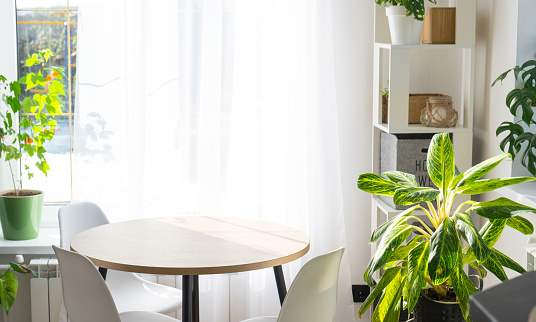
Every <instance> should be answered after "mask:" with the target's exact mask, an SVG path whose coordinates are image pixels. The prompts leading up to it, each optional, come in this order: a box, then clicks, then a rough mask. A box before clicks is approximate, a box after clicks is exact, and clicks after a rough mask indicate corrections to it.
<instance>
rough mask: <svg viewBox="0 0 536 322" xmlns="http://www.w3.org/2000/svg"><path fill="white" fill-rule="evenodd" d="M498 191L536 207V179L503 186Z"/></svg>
mask: <svg viewBox="0 0 536 322" xmlns="http://www.w3.org/2000/svg"><path fill="white" fill-rule="evenodd" d="M497 192H498V193H499V194H501V195H502V196H504V197H506V198H508V199H511V200H513V201H515V202H518V203H521V204H524V205H526V206H529V207H532V208H536V181H531V182H525V183H521V184H518V185H515V186H510V187H506V188H501V189H498V190H497Z"/></svg>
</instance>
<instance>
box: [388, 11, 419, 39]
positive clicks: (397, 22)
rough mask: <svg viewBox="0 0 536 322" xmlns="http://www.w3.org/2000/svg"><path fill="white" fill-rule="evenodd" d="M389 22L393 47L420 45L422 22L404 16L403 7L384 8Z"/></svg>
mask: <svg viewBox="0 0 536 322" xmlns="http://www.w3.org/2000/svg"><path fill="white" fill-rule="evenodd" d="M385 13H386V15H387V19H388V20H389V31H390V32H391V43H392V44H393V45H419V44H420V43H421V36H422V27H423V24H424V22H423V21H419V20H416V19H414V18H413V16H410V17H407V16H406V8H404V7H403V6H391V7H387V8H385Z"/></svg>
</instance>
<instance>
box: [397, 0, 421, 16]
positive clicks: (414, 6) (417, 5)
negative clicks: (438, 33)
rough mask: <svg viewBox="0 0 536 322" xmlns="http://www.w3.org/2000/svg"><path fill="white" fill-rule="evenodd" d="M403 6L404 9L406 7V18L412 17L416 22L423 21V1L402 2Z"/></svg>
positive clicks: (407, 0)
mask: <svg viewBox="0 0 536 322" xmlns="http://www.w3.org/2000/svg"><path fill="white" fill-rule="evenodd" d="M402 3H403V4H404V7H406V11H407V13H408V16H413V18H414V19H416V20H420V21H422V20H424V13H425V11H424V10H425V9H424V1H422V0H403V2H402Z"/></svg>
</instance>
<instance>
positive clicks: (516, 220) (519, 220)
mask: <svg viewBox="0 0 536 322" xmlns="http://www.w3.org/2000/svg"><path fill="white" fill-rule="evenodd" d="M506 225H508V226H510V227H512V228H514V229H515V230H518V231H519V232H521V233H522V234H523V235H532V234H533V233H534V226H533V225H532V223H531V222H530V221H529V220H527V219H525V218H523V217H521V216H514V217H512V218H508V219H506Z"/></svg>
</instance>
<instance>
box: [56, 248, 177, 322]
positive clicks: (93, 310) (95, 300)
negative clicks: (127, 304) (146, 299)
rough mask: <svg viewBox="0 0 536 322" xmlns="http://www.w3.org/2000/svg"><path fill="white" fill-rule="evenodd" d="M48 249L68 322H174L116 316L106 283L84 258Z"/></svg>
mask: <svg viewBox="0 0 536 322" xmlns="http://www.w3.org/2000/svg"><path fill="white" fill-rule="evenodd" d="M52 248H53V249H54V252H55V253H56V256H57V257H58V262H59V264H60V274H61V285H62V289H63V301H64V302H65V307H66V308H67V313H69V319H70V320H71V321H72V322H95V321H106V322H142V321H143V322H177V320H175V319H173V318H170V317H168V316H165V315H162V314H160V313H155V312H146V311H132V312H122V313H119V312H118V311H117V307H116V306H115V303H114V300H113V298H112V295H111V293H110V291H109V290H108V287H107V286H106V283H105V282H104V280H103V279H102V277H101V275H100V273H99V272H98V271H97V269H96V268H95V266H94V265H93V263H92V262H91V261H90V260H89V259H88V258H87V257H85V256H84V255H81V254H78V253H75V252H71V251H68V250H66V249H63V248H60V247H57V246H52Z"/></svg>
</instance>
